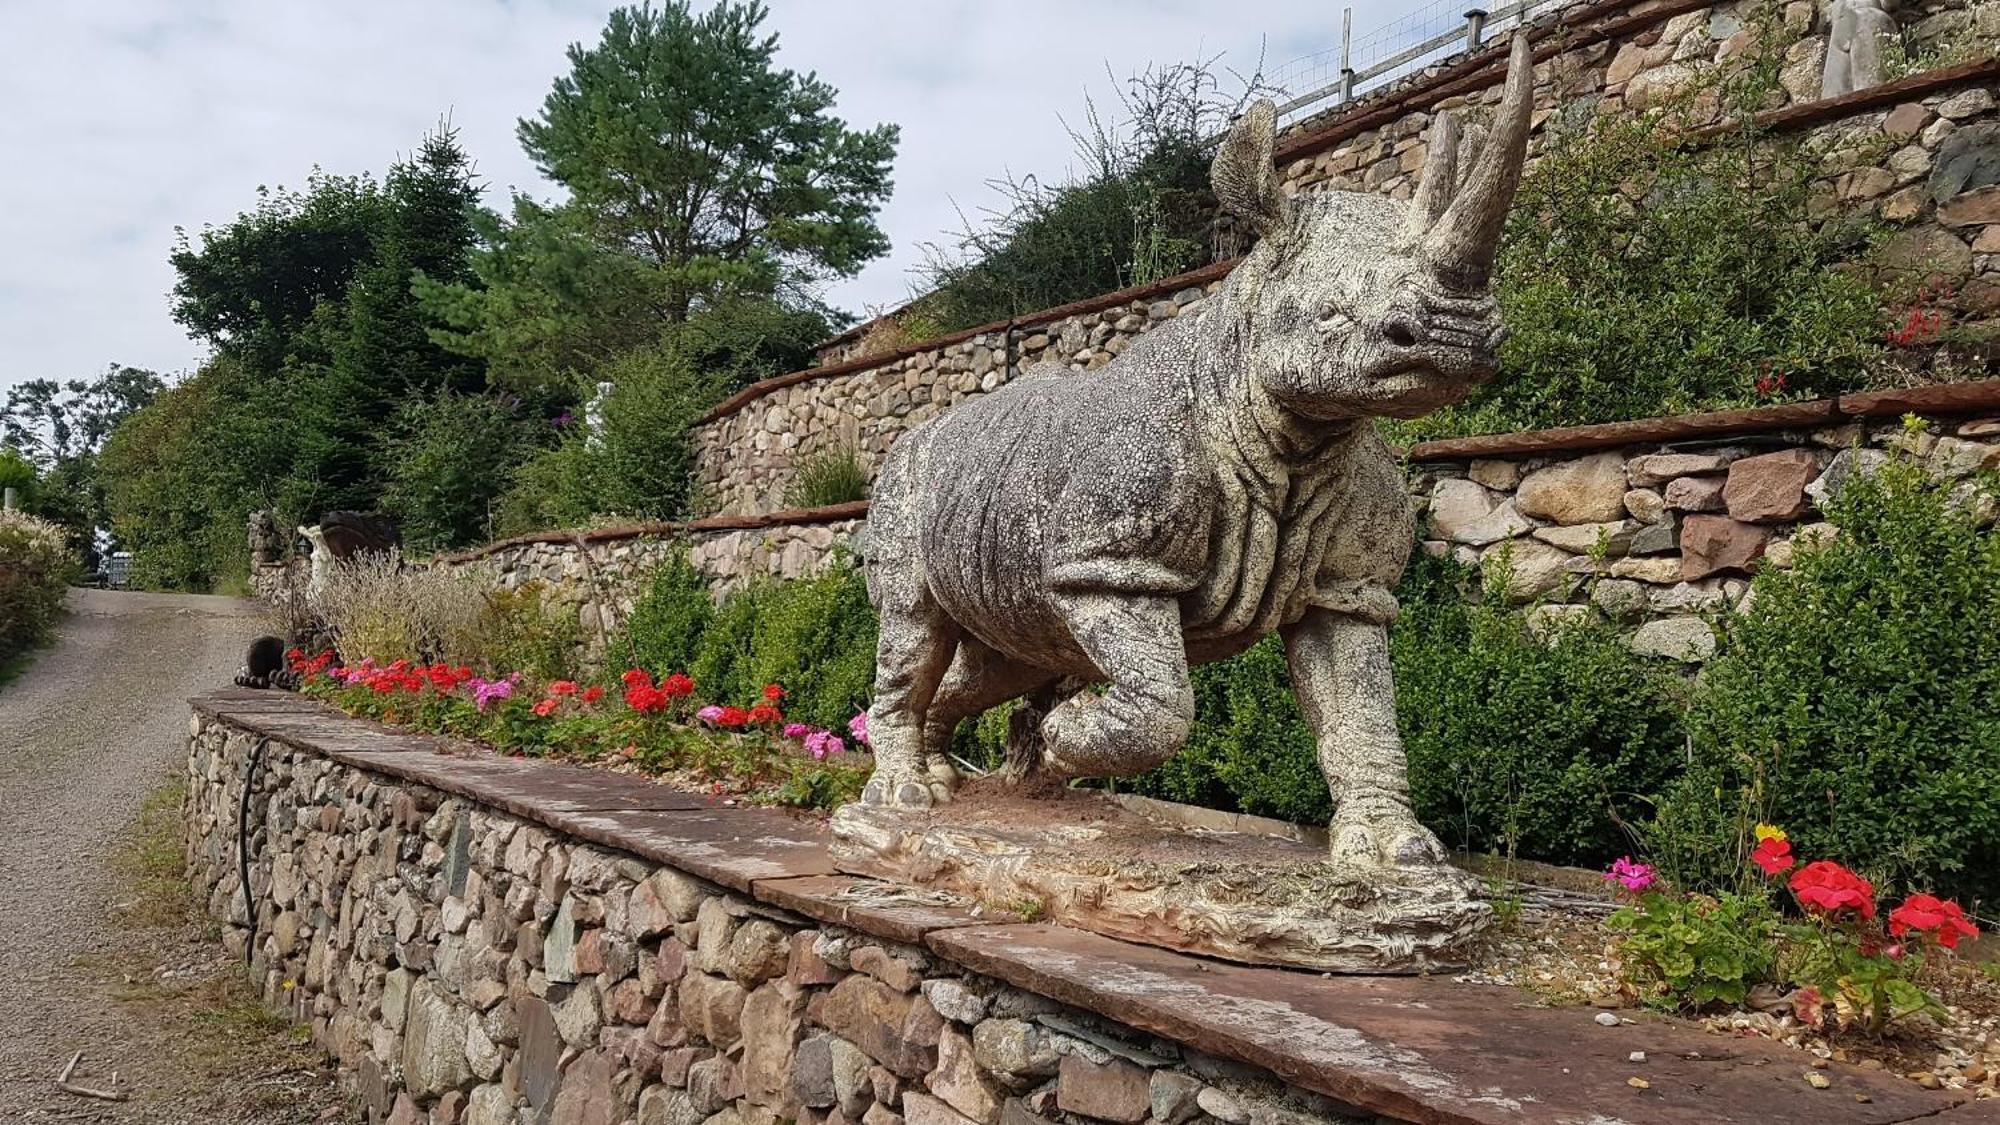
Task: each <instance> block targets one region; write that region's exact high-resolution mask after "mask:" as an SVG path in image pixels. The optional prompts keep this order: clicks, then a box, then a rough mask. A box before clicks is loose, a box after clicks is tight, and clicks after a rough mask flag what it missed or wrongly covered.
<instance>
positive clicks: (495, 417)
mask: <svg viewBox="0 0 2000 1125" xmlns="http://www.w3.org/2000/svg"><path fill="white" fill-rule="evenodd" d="M390 429H391V432H392V433H393V434H394V436H393V437H392V438H391V439H390V441H389V446H388V449H387V452H386V455H385V457H384V462H385V472H386V473H387V476H388V481H389V483H388V487H387V488H386V489H385V490H384V492H383V497H382V501H383V505H384V507H386V508H387V509H388V511H389V512H390V514H392V515H394V516H395V517H396V519H397V520H398V521H399V522H400V523H401V525H402V528H403V538H404V542H405V543H407V544H408V545H409V546H410V547H411V548H412V549H413V550H414V549H422V548H448V547H459V546H464V545H465V544H467V543H472V542H476V541H478V540H479V539H481V538H482V537H484V536H485V535H486V533H487V531H488V528H489V522H490V516H491V510H492V505H493V501H494V499H495V498H496V497H498V496H499V495H500V494H501V492H502V491H504V490H505V488H506V487H507V483H508V481H509V479H510V477H511V475H512V470H513V468H514V466H515V465H516V464H517V463H518V462H519V461H520V460H521V459H522V455H523V453H524V452H525V451H527V450H531V449H534V448H536V447H538V446H539V445H542V444H544V442H543V440H542V436H541V434H539V433H537V432H536V431H537V430H549V429H550V427H548V426H547V424H546V423H543V422H540V421H539V420H533V419H529V418H526V417H524V416H523V415H522V412H521V410H520V404H519V401H518V400H514V399H506V398H500V397H496V396H493V395H468V394H458V393H456V392H453V391H450V390H445V391H440V392H439V393H438V394H437V395H435V396H433V397H428V398H410V399H408V400H406V401H405V402H404V404H403V406H402V407H401V408H399V409H398V410H397V411H396V414H395V417H394V419H393V421H392V423H391V426H390Z"/></svg>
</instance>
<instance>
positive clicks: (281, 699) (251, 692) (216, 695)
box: [188, 687, 338, 715]
mask: <svg viewBox="0 0 2000 1125" xmlns="http://www.w3.org/2000/svg"><path fill="white" fill-rule="evenodd" d="M188 704H189V705H190V706H192V707H193V708H194V709H195V710H197V711H200V712H202V713H203V714H208V715H220V714H225V713H228V714H233V713H237V712H248V711H299V712H312V711H321V712H328V713H333V714H338V712H335V711H333V709H332V708H330V707H328V706H326V705H325V704H324V703H321V702H320V701H319V700H317V699H311V698H308V697H306V696H303V695H300V694H299V693H297V692H294V691H280V690H277V689H274V688H243V687H233V688H224V689H223V690H221V691H216V692H210V693H209V694H207V695H197V696H195V697H194V698H193V699H190V700H188Z"/></svg>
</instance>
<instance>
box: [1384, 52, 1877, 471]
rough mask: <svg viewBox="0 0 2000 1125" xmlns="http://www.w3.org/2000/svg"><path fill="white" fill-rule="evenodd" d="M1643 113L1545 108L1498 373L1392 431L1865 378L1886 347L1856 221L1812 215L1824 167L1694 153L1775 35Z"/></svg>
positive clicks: (1777, 58) (1697, 406)
mask: <svg viewBox="0 0 2000 1125" xmlns="http://www.w3.org/2000/svg"><path fill="white" fill-rule="evenodd" d="M1760 44H1761V46H1760V47H1759V49H1757V50H1753V51H1751V52H1749V53H1748V54H1747V55H1746V56H1745V57H1744V61H1743V66H1744V69H1742V70H1738V71H1729V72H1714V73H1710V74H1708V75H1707V76H1706V77H1705V78H1704V79H1703V80H1702V81H1699V82H1697V83H1696V84H1694V85H1693V86H1692V87H1691V88H1690V89H1689V90H1687V91H1686V92H1685V93H1684V94H1683V95H1682V96H1681V98H1680V99H1679V100H1678V101H1677V102H1675V103H1674V104H1673V105H1671V106H1669V107H1667V108H1666V109H1665V110H1663V111H1655V112H1652V113H1647V114H1636V115H1635V114H1623V115H1615V116H1608V117H1599V116H1595V115H1592V116H1590V117H1588V118H1586V119H1585V120H1583V121H1581V122H1570V121H1568V120H1566V118H1565V117H1564V116H1563V115H1558V116H1557V117H1554V118H1551V119H1550V124H1549V128H1548V130H1547V141H1546V144H1545V147H1544V150H1543V153H1542V155H1541V157H1540V158H1539V159H1538V160H1537V161H1536V162H1535V163H1534V164H1533V166H1532V167H1531V168H1530V169H1529V170H1528V172H1527V174H1526V176H1525V177H1524V178H1523V180H1522V184H1521V189H1520V193H1519V195H1518V196H1517V197H1516V199H1515V202H1514V208H1513V211H1512V212H1511V214H1510V215H1509V217H1508V220H1507V227H1506V233H1505V239H1504V242H1503V244H1502V249H1501V254H1500V259H1499V263H1498V268H1497V272H1496V275H1495V278H1494V293H1495V295H1496V297H1497V298H1498V299H1499V302H1500V307H1501V311H1502V315H1503V316H1504V317H1505V319H1506V322H1507V328H1508V338H1507V340H1506V342H1505V343H1504V344H1503V345H1502V347H1501V350H1500V361H1501V376H1500V378H1499V379H1497V380H1496V381H1495V382H1493V383H1491V384H1489V385H1487V386H1486V387H1483V388H1481V389H1479V390H1478V391H1475V392H1474V393H1473V395H1472V396H1471V397H1470V398H1469V399H1467V400H1466V402H1465V403H1463V404H1462V405H1459V406H1456V407H1451V408H1448V409H1446V410H1443V411H1440V412H1438V413H1437V414H1434V415H1432V416H1430V417H1429V418H1426V419H1422V420H1420V421H1417V422H1414V423H1405V424H1398V425H1396V426H1395V427H1394V430H1395V432H1396V435H1397V436H1398V437H1399V438H1401V439H1404V440H1417V439H1421V438H1428V437H1437V436H1449V435H1459V434H1467V433H1489V432H1499V431H1506V430H1527V429H1538V428H1543V427H1550V426H1567V425H1576V424H1579V423H1588V422H1605V421H1615V420H1618V419H1624V418H1638V417H1646V416H1652V415H1660V414H1674V413H1680V412H1684V411H1690V410H1702V409H1713V408H1716V407H1721V406H1741V405H1751V404H1754V403H1756V402H1759V401H1763V400H1768V399H1776V398H1792V397H1811V396H1816V395H1827V394H1833V393H1837V392H1839V391H1843V390H1850V389H1853V388H1855V387H1857V386H1859V385H1860V384H1861V383H1862V382H1863V380H1864V378H1865V375H1866V368H1867V366H1868V364H1869V362H1870V361H1871V360H1872V359H1874V358H1875V357H1877V356H1879V355H1880V354H1881V353H1882V334H1881V316H1880V312H1879V311H1878V305H1879V298H1878V296H1877V295H1876V294H1875V292H1874V291H1873V290H1872V288H1871V287H1870V286H1869V284H1868V283H1867V282H1866V281H1865V280H1863V278H1862V277H1861V276H1859V275H1858V273H1857V272H1856V271H1853V270H1843V269H1838V268H1834V267H1836V266H1837V265H1839V264H1840V263H1842V262H1848V261H1852V260H1854V259H1855V258H1856V256H1857V251H1858V250H1859V249H1860V246H1859V243H1860V242H1862V241H1864V238H1863V236H1862V235H1860V234H1859V233H1858V232H1857V230H1856V228H1854V227H1853V226H1852V225H1847V224H1842V223H1837V222H1833V223H1824V224H1821V225H1820V226H1819V227H1818V228H1817V229H1815V226H1814V224H1813V223H1812V222H1810V221H1809V216H1808V203H1807V200H1808V194H1809V190H1810V187H1811V181H1812V177H1813V176H1814V175H1815V173H1816V169H1817V167H1818V164H1817V162H1816V161H1815V160H1813V159H1811V158H1810V157H1809V156H1808V155H1807V154H1805V153H1803V152H1801V151H1800V149H1799V147H1798V144H1797V143H1796V142H1792V141H1787V140H1783V139H1779V138H1776V137H1772V136H1768V135H1764V134H1761V133H1759V132H1757V131H1756V130H1754V129H1750V128H1748V127H1746V128H1744V129H1743V130H1741V131H1739V132H1738V133H1736V134H1733V135H1731V136H1728V137H1725V138H1723V139H1722V140H1721V141H1719V142H1718V143H1714V144H1710V145H1707V146H1704V147H1699V148H1691V147H1689V146H1686V145H1684V144H1682V143H1681V141H1680V132H1681V130H1683V129H1685V128H1686V127H1688V126H1691V125H1697V124H1700V123H1701V122H1700V119H1701V117H1702V116H1703V115H1704V114H1705V113H1706V112H1707V110H1708V109H1710V108H1712V107H1713V105H1714V104H1715V102H1716V100H1717V99H1718V98H1719V99H1720V100H1721V102H1722V105H1723V107H1724V110H1725V112H1727V113H1730V114H1735V115H1740V117H1741V118H1742V119H1745V120H1747V119H1748V116H1749V114H1750V113H1751V112H1754V111H1755V110H1756V109H1758V108H1761V107H1762V103H1763V99H1764V96H1765V95H1766V94H1767V93H1768V92H1769V91H1770V90H1771V89H1773V88H1774V87H1775V83H1776V80H1777V67H1778V66H1779V65H1780V64H1781V62H1782V57H1783V47H1784V44H1783V42H1781V41H1779V39H1777V38H1775V37H1774V36H1772V35H1770V34H1768V33H1767V34H1766V35H1765V36H1764V37H1763V39H1762V40H1760Z"/></svg>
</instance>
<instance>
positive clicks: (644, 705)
mask: <svg viewBox="0 0 2000 1125" xmlns="http://www.w3.org/2000/svg"><path fill="white" fill-rule="evenodd" d="M625 705H626V706H627V707H630V708H631V709H632V710H634V711H639V712H646V711H662V710H665V709H666V706H667V696H666V693H664V692H662V691H661V690H660V689H659V688H656V687H653V686H652V685H651V684H640V685H638V686H636V687H629V688H626V689H625Z"/></svg>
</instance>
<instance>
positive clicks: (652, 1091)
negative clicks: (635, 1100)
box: [638, 1086, 704, 1125]
mask: <svg viewBox="0 0 2000 1125" xmlns="http://www.w3.org/2000/svg"><path fill="white" fill-rule="evenodd" d="M703 1116H704V1115H703V1114H701V1113H700V1112H698V1111H697V1110H696V1109H695V1108H694V1099H692V1098H690V1097H688V1094H687V1091H685V1090H675V1089H671V1088H669V1087H666V1086H650V1087H648V1088H647V1089H646V1092H645V1093H643V1094H640V1095H639V1117H638V1125H701V1121H702V1118H703Z"/></svg>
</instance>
